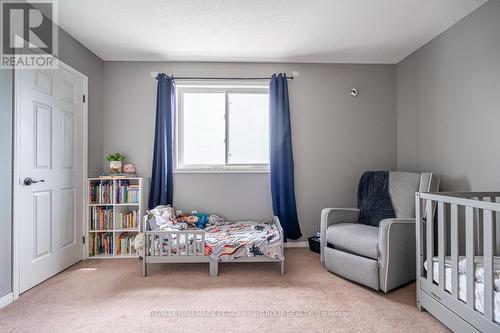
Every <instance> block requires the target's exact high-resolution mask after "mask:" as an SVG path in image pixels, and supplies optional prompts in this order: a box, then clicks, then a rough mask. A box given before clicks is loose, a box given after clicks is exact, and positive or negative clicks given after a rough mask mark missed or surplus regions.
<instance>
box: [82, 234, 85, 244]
mask: <svg viewBox="0 0 500 333" xmlns="http://www.w3.org/2000/svg"><path fill="white" fill-rule="evenodd" d="M82 241H83V244H85V236H83V237H82Z"/></svg>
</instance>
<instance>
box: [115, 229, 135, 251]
mask: <svg viewBox="0 0 500 333" xmlns="http://www.w3.org/2000/svg"><path fill="white" fill-rule="evenodd" d="M136 235H137V234H128V233H124V234H121V235H120V236H118V238H117V239H116V254H117V255H120V254H128V255H135V254H136V250H135V247H134V239H135V236H136Z"/></svg>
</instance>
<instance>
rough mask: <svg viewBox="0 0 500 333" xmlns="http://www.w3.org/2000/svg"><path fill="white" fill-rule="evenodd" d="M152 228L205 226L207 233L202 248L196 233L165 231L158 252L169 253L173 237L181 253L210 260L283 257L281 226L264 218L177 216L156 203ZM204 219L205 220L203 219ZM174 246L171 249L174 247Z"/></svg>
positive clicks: (160, 238)
mask: <svg viewBox="0 0 500 333" xmlns="http://www.w3.org/2000/svg"><path fill="white" fill-rule="evenodd" d="M149 214H150V218H149V220H148V228H149V230H161V231H179V230H197V229H198V230H202V231H203V232H204V233H205V248H204V249H201V248H199V247H198V246H196V245H194V244H198V242H195V239H194V237H197V240H200V238H201V235H197V236H195V235H192V234H190V235H189V237H188V244H187V246H186V240H185V239H184V238H182V237H181V239H176V237H177V235H176V234H168V233H165V234H162V235H161V236H158V237H157V238H156V239H155V246H154V249H155V255H163V254H166V253H168V251H167V248H168V243H169V237H170V238H172V239H170V241H171V242H172V241H173V242H179V246H178V248H176V249H175V250H174V251H177V250H178V251H180V252H181V254H186V251H187V252H189V254H194V252H195V251H196V253H197V254H199V253H200V252H201V251H204V255H205V256H208V257H210V259H211V260H214V261H219V262H227V261H232V260H236V259H239V258H248V257H257V256H266V257H269V258H273V259H277V260H282V259H283V253H282V248H281V236H280V230H279V228H278V226H277V225H276V224H274V223H268V222H262V221H238V222H231V221H226V220H224V219H222V218H220V217H219V216H216V215H207V214H203V213H199V214H196V215H189V216H187V215H186V216H175V210H174V209H173V208H171V207H157V208H155V209H153V210H151V211H149ZM203 220H204V221H203ZM200 222H204V223H200ZM171 250H172V249H171Z"/></svg>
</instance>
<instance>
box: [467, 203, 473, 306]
mask: <svg viewBox="0 0 500 333" xmlns="http://www.w3.org/2000/svg"><path fill="white" fill-rule="evenodd" d="M465 256H466V260H467V274H466V276H467V280H466V281H467V305H468V306H469V307H470V308H471V309H474V282H475V281H474V280H475V272H474V208H473V207H465Z"/></svg>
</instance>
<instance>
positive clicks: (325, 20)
mask: <svg viewBox="0 0 500 333" xmlns="http://www.w3.org/2000/svg"><path fill="white" fill-rule="evenodd" d="M485 2H486V0H163V1H162V0H147V1H146V0H143V1H140V0H61V1H59V25H60V26H61V27H62V28H63V29H64V30H66V31H67V32H68V33H70V34H71V35H72V36H74V37H75V38H76V39H78V40H79V41H80V42H81V43H82V44H84V45H85V46H86V47H88V48H89V49H90V50H91V51H93V52H94V53H95V54H97V55H98V56H99V57H101V58H102V59H103V60H132V61H139V60H142V61H230V62H308V63H390V64H391V63H397V62H399V61H401V60H402V59H403V58H405V57H406V56H407V55H409V54H411V53H412V52H413V51H415V50H416V49H418V48H419V47H421V46H422V45H424V44H425V43H427V42H428V41H430V40H431V39H433V38H434V37H436V36H437V35H439V34H440V33H441V32H443V31H445V30H446V29H447V28H449V27H450V26H452V25H453V24H454V23H456V22H457V21H459V20H460V19H461V18H463V17H464V16H466V15H468V14H469V13H471V12H472V11H474V10H475V9H476V8H478V7H479V6H480V5H482V4H483V3H485Z"/></svg>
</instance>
